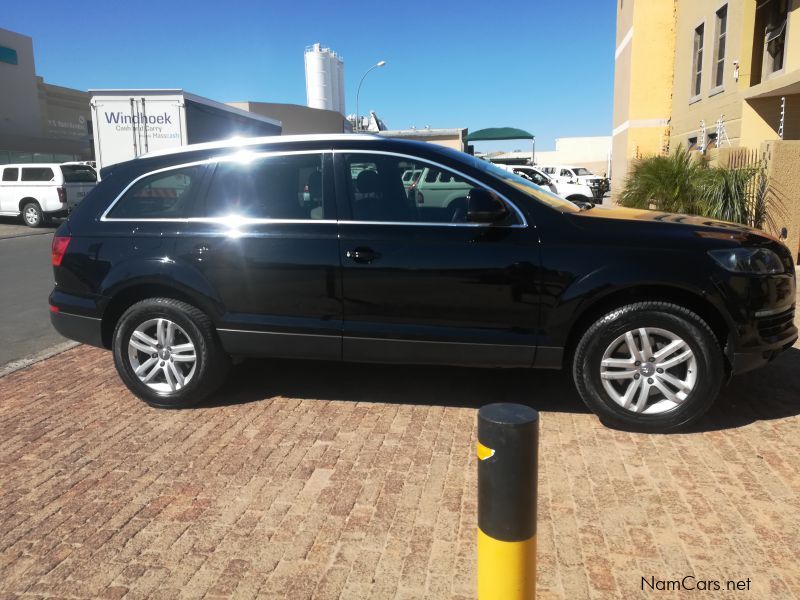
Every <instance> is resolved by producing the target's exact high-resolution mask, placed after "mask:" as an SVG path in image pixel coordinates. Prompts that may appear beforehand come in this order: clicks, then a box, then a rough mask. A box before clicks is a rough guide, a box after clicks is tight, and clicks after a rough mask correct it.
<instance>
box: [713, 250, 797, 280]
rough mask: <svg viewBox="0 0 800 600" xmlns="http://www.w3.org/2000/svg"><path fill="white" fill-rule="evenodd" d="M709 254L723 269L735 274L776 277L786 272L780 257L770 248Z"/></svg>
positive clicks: (717, 251)
mask: <svg viewBox="0 0 800 600" xmlns="http://www.w3.org/2000/svg"><path fill="white" fill-rule="evenodd" d="M708 253H709V255H710V256H711V258H713V259H714V260H715V261H717V262H718V263H719V264H720V266H721V267H723V268H724V269H727V270H728V271H733V272H734V273H749V274H752V275H776V274H778V273H783V272H784V268H783V262H781V259H780V257H779V256H778V255H777V254H775V253H774V252H773V251H772V250H769V249H768V248H732V249H730V250H710V251H709V252H708Z"/></svg>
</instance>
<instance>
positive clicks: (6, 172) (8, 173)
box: [3, 167, 19, 181]
mask: <svg viewBox="0 0 800 600" xmlns="http://www.w3.org/2000/svg"><path fill="white" fill-rule="evenodd" d="M17 179H19V169H18V168H16V167H14V168H7V169H3V181H16V180H17Z"/></svg>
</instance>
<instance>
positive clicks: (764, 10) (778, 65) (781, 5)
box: [750, 0, 789, 85]
mask: <svg viewBox="0 0 800 600" xmlns="http://www.w3.org/2000/svg"><path fill="white" fill-rule="evenodd" d="M788 9H789V6H788V0H767V1H766V2H763V3H761V4H760V5H759V6H758V7H757V8H756V19H755V27H754V31H753V59H752V65H753V69H752V74H751V76H750V85H756V84H758V83H761V82H762V81H763V80H764V79H766V78H767V77H769V76H770V75H772V74H773V73H776V72H778V71H780V70H782V69H783V66H784V60H785V55H786V21H787V17H788Z"/></svg>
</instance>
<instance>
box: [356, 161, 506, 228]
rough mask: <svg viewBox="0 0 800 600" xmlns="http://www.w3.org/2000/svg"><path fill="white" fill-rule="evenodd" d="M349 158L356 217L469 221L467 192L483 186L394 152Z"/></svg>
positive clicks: (395, 219) (415, 220)
mask: <svg viewBox="0 0 800 600" xmlns="http://www.w3.org/2000/svg"><path fill="white" fill-rule="evenodd" d="M344 160H345V162H346V169H345V172H346V173H350V179H349V180H348V181H347V182H346V183H347V187H348V197H349V201H350V210H351V212H352V218H353V220H355V221H372V222H389V223H466V222H467V195H468V194H469V192H470V191H471V190H472V189H474V188H476V187H478V186H477V185H476V184H474V183H472V182H471V181H468V180H466V179H464V178H463V177H461V176H460V175H457V174H455V173H452V172H450V171H447V170H444V169H441V168H439V167H436V166H433V165H430V164H428V163H425V162H423V161H420V160H416V159H412V158H405V157H400V156H394V155H382V154H345V155H344ZM408 171H413V172H419V173H420V176H419V177H416V178H413V179H411V180H409V179H407V178H404V177H403V174H404V173H407V172H408ZM443 183H446V185H442V184H443ZM509 218H510V219H512V220H513V219H514V217H513V216H511V217H509Z"/></svg>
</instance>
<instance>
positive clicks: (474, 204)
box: [467, 188, 508, 223]
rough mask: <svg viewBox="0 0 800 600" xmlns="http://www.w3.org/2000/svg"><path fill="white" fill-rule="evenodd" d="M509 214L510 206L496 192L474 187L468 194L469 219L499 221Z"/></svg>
mask: <svg viewBox="0 0 800 600" xmlns="http://www.w3.org/2000/svg"><path fill="white" fill-rule="evenodd" d="M507 216H508V208H506V205H505V204H503V202H502V200H500V198H498V197H497V195H496V194H494V193H493V192H490V191H489V190H485V189H483V188H473V189H471V190H470V191H469V194H467V221H469V222H471V223H498V222H500V221H502V220H503V219H505V218H506V217H507Z"/></svg>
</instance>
